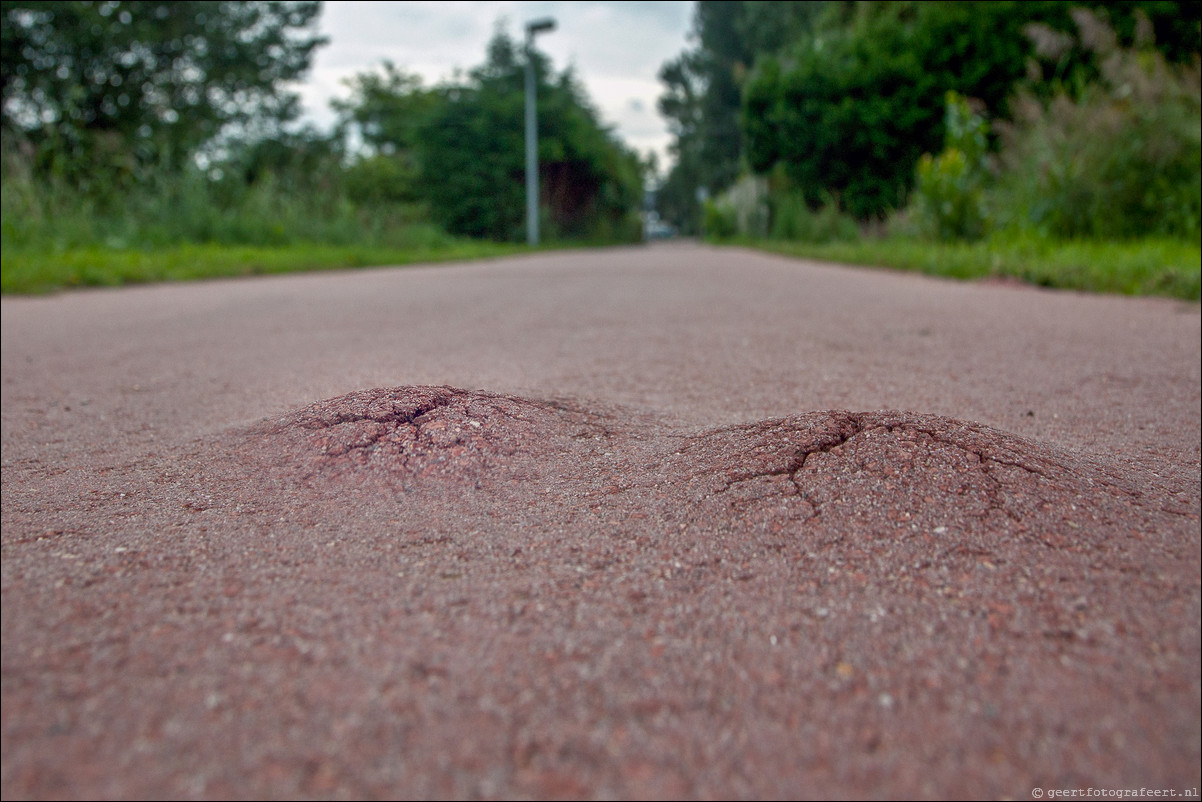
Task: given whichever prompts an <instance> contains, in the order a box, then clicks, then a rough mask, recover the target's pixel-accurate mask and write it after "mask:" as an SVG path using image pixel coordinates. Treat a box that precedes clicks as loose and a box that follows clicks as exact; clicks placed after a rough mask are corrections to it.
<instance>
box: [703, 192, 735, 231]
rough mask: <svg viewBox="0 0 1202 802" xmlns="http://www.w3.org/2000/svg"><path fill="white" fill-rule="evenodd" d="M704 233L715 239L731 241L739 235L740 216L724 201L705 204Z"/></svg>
mask: <svg viewBox="0 0 1202 802" xmlns="http://www.w3.org/2000/svg"><path fill="white" fill-rule="evenodd" d="M704 220H705V222H704V224H703V226H702V233H704V234H705V236H706V237H710V238H713V239H731V238H732V237H735V236H737V235H738V233H739V215H738V212H737V211H736V210H735V207H734V206H732V205H730V204H729V203H724V202H722V201H716V200H710V201H706V202H705V208H704Z"/></svg>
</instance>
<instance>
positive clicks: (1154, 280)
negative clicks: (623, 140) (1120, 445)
mask: <svg viewBox="0 0 1202 802" xmlns="http://www.w3.org/2000/svg"><path fill="white" fill-rule="evenodd" d="M740 244H743V245H747V246H750V247H754V248H759V249H761V250H765V251H771V252H774V253H781V254H785V255H788V256H802V257H807V258H811V259H822V260H826V261H831V262H841V263H844V264H857V265H878V266H881V267H892V268H897V269H900V270H913V271H917V272H921V273H928V274H931V275H936V276H947V277H949V278H959V279H982V278H990V277H995V278H996V277H1009V278H1016V279H1019V280H1021V281H1025V282H1029V283H1031V284H1036V285H1040V286H1044V287H1058V288H1063V289H1073V290H1084V291H1087V292H1104V293H1120V294H1125V295H1163V296H1168V297H1171V298H1181V299H1184V300H1190V301H1197V300H1199V296H1200V295H1202V281H1200V273H1202V268H1200V265H1202V248H1200V247H1199V246H1198V245H1197V244H1190V243H1185V242H1181V241H1178V240H1171V239H1144V240H1132V241H1117V242H1098V241H1079V240H1073V241H1061V242H1057V241H1051V240H1042V239H1035V238H1029V239H1028V238H1001V237H998V238H994V239H990V240H985V241H981V242H973V243H967V242H952V243H937V242H924V241H919V240H912V239H903V238H895V237H891V238H886V239H871V238H864V239H861V240H857V241H854V242H828V243H822V244H810V243H801V242H786V241H774V240H750V241H749V240H744V241H741V242H740Z"/></svg>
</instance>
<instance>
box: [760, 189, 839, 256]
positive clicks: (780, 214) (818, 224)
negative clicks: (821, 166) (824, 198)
mask: <svg viewBox="0 0 1202 802" xmlns="http://www.w3.org/2000/svg"><path fill="white" fill-rule="evenodd" d="M770 205H771V212H772V233H771V236H772V238H773V239H776V240H785V241H789V242H811V243H817V244H821V243H827V242H850V241H852V240H855V239H856V238H857V237H859V235H860V230H859V227H858V226H857V225H856V222H855V221H854V220H853V219H851V217H849V216H847V215H845V214H841V213H840V212H839V207H838V206H837V205H836V204H835V203H833V202H830V201H828V202H827V203H826V204H824V205H823V206H822V207H820V208H819V209H818V210H817V211H815V210H812V209H810V207H809V204H807V203H806V200H805V198H804V197H803V196H802V195H801V194H800V193H797V192H783V193H780V194H778V195H773V196H772V197H771V199H770Z"/></svg>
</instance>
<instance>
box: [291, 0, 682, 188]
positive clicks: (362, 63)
mask: <svg viewBox="0 0 1202 802" xmlns="http://www.w3.org/2000/svg"><path fill="white" fill-rule="evenodd" d="M692 16H693V3H692V2H379V1H378V0H377V2H353V1H352V0H328V2H326V3H325V4H324V5H323V8H322V14H321V32H322V33H324V34H325V35H326V36H328V37H329V38H330V42H329V44H327V45H326V46H325V47H323V48H321V49H319V50H318V51H317V56H316V58H315V59H314V62H313V68H312V70H311V71H310V73H309V78H308V80H307V81H306V82H305V84H304V85H303V86H301V87H300V91H301V99H302V101H303V103H304V106H305V119H306V120H309V121H311V122H314V123H316V124H317V125H319V126H321V127H322V128H327V127H328V126H329V125H331V124H332V123H333V121H334V114H333V112H332V111H331V110H330V106H329V103H330V100H331V99H332V98H336V97H339V98H345V97H347V96H348V95H349V91H348V90H347V88H346V87H345V85H343V83H342V82H343V80H344V79H346V78H348V77H350V76H352V75H355V74H356V73H359V72H363V71H366V70H369V69H371V68H373V67H376V66H378V65H379V64H380V63H381V62H382V61H384V60H385V59H390V60H391V61H393V62H394V63H396V64H397V66H398V67H401V68H402V69H404V70H405V71H406V72H410V73H416V74H418V75H420V76H422V78H423V79H424V81H425V83H426V85H433V84H435V83H438V82H439V81H442V80H444V79H447V78H450V77H451V76H452V75H453V74H454V73H455V71H456V70H463V71H466V70H469V69H471V68H472V67H475V66H477V65H479V64H480V63H482V62H483V61H484V56H485V48H486V46H487V44H488V40H489V39H490V38H491V37H492V35H493V33H494V31H495V30H496V27H497V25H498V24H500V25H502V26H504V27H505V28H506V30H508V32H509V34H510V35H511V36H512V37H514V38H515V39H520V38H522V37H523V36H524V30H525V24H526V22H527V21H529V20H532V19H536V18H540V17H553V18H555V20H556V22H557V23H558V27H557V28H556V30H554V31H552V32H550V33H544V34H540V35H539V37H538V40H537V42H538V47H539V48H540V49H541V50H542V51H543V52H544V53H546V54H547V55H548V56H550V57H551V60H552V63H553V64H554V66H555V69H556V70H557V71H561V70H563V69H564V68H565V67H567V66H568V65H572V66H574V67H575V69H576V74H577V76H578V77H579V78H580V80H581V82H582V83H583V84H584V87H585V89H586V91H587V92H588V95H589V98H590V99H591V100H592V102H593V104H594V106H596V108H597V109H598V110H599V111H600V113H601V119H602V122H603V123H605V124H606V125H609V126H612V127H613V128H614V129H615V131H616V132H617V133H618V135H619V136H620V137H621V138H622V139H623V140H625V141H626V143H627V144H628V145H629V146H631V147H633V148H635V149H636V150H637V151H639V153H641V154H646V152H647V151H652V150H653V151H656V152H657V153H658V154H659V158H660V165H661V168H662V167H663V166H665V165H666V163H667V162H666V149H667V145H668V142H669V139H670V137H669V136H668V131H667V126H666V123H665V122H664V120H663V118H662V117H660V116H659V112H658V111H656V107H655V102H656V99H657V98H658V97H659V95H660V93H661V91H662V90H661V85H660V83H659V81H658V80H657V78H656V75H657V74H658V73H659V68H660V67H661V66H662V65H663V63H664V62H665V61H667V60H669V59H672V58H675V57H676V56H677V55H679V54H680V53H681V51H683V50H684V49H685V48H686V47H687V46H688V42H687V41H686V36H687V34H688V31H689V28H690V26H691V22H692Z"/></svg>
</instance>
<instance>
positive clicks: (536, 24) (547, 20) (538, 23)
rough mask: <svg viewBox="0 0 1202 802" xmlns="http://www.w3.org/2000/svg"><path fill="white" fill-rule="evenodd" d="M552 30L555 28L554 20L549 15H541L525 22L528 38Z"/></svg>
mask: <svg viewBox="0 0 1202 802" xmlns="http://www.w3.org/2000/svg"><path fill="white" fill-rule="evenodd" d="M553 30H555V20H554V19H552V18H551V17H543V18H542V19H536V20H531V21H530V22H527V23H526V36H527V37H528V38H530V39H533V38H534V36H535V34H540V33H546V32H547V31H553Z"/></svg>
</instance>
